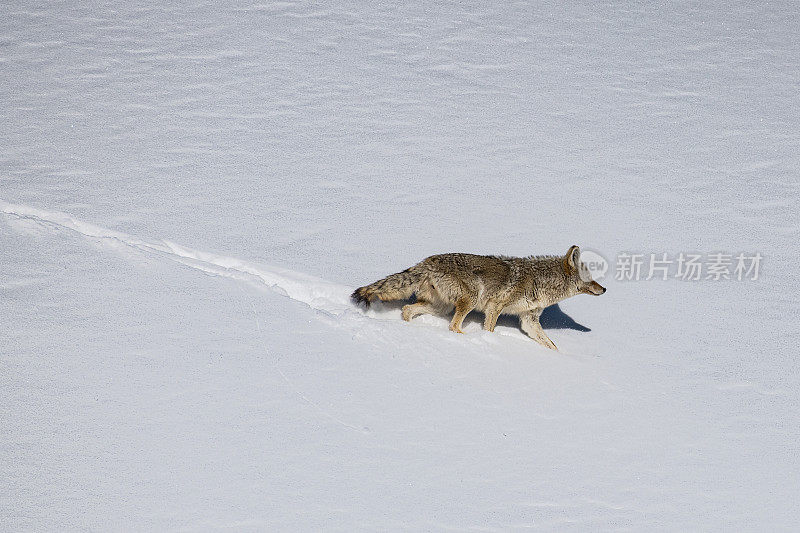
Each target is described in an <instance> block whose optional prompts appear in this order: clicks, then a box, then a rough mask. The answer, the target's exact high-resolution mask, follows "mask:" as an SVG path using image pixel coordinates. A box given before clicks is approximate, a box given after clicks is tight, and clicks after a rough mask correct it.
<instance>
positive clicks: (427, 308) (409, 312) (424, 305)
mask: <svg viewBox="0 0 800 533" xmlns="http://www.w3.org/2000/svg"><path fill="white" fill-rule="evenodd" d="M433 312H434V309H433V305H432V304H431V303H430V302H426V301H425V300H417V302H416V303H413V304H408V305H404V306H403V320H405V321H406V322H408V321H409V320H411V319H412V318H414V317H417V316H419V315H426V314H428V315H430V314H433Z"/></svg>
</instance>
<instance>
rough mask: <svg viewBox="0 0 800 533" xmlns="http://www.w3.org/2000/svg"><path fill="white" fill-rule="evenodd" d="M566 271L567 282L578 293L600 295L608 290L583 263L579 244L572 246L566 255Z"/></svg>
mask: <svg viewBox="0 0 800 533" xmlns="http://www.w3.org/2000/svg"><path fill="white" fill-rule="evenodd" d="M564 272H565V273H566V274H567V282H568V283H569V284H570V285H571V288H573V290H575V293H576V294H581V293H583V294H593V295H595V296H600V295H601V294H603V293H604V292H606V289H605V287H603V286H602V285H600V284H599V283H597V282H596V281H594V280H593V279H592V273H591V272H589V269H588V268H587V267H586V265H585V264H583V263H581V249H580V248H578V247H577V246H570V248H569V250H568V251H567V255H565V256H564Z"/></svg>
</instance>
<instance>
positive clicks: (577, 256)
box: [564, 245, 581, 274]
mask: <svg viewBox="0 0 800 533" xmlns="http://www.w3.org/2000/svg"><path fill="white" fill-rule="evenodd" d="M580 264H581V249H580V248H578V247H577V246H576V245H572V246H570V247H569V250H567V255H565V256H564V271H565V272H566V273H567V274H569V273H570V271H571V270H578V265H580Z"/></svg>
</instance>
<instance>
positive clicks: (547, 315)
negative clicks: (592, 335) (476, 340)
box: [379, 297, 592, 332]
mask: <svg viewBox="0 0 800 533" xmlns="http://www.w3.org/2000/svg"><path fill="white" fill-rule="evenodd" d="M415 301H416V299H415V298H413V297H412V298H411V299H410V300H395V301H391V302H380V304H379V305H380V306H381V307H382V308H383V309H391V310H397V311H400V310H401V309H402V308H403V306H404V305H406V304H408V303H413V302H415ZM448 315H449V316H446V315H440V316H445V317H446V318H448V319H449V318H451V317H452V311H451V312H450V313H448ZM483 318H484V317H483V313H481V312H479V311H473V312H471V313H470V314H469V315H467V318H465V319H464V322H465V323H468V324H469V323H477V324H480V325H483ZM539 323H540V324H541V325H542V329H574V330H575V331H583V332H586V331H592V330H591V329H590V328H587V327H586V326H584V325H583V324H579V323H577V322H575V320H573V319H572V317H571V316H569V315H568V314H566V313H565V312H564V311H562V310H561V307H560V306H559V305H558V304H553V305H551V306H550V307H546V308H545V310H544V311H542V316H540V317H539ZM497 325H498V326H505V327H508V328H517V329H518V328H519V318H517V317H516V316H511V315H500V317H499V318H498V319H497Z"/></svg>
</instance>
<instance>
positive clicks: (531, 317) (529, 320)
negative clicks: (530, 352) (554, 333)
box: [519, 309, 558, 351]
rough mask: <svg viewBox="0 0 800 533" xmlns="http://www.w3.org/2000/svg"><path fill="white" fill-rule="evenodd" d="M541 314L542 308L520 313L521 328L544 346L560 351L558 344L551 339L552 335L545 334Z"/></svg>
mask: <svg viewBox="0 0 800 533" xmlns="http://www.w3.org/2000/svg"><path fill="white" fill-rule="evenodd" d="M541 314H542V310H541V309H534V310H533V311H527V312H525V313H522V314H521V315H519V325H520V328H521V329H522V331H524V332H525V334H526V335H527V336H528V337H530V338H531V339H533V340H535V341H536V342H538V343H539V344H541V345H542V346H545V347H547V348H550V349H551V350H556V351H558V348H556V345H555V344H553V341H551V340H550V337H548V336H547V335H546V334H545V332H544V330H543V329H542V325H541V324H540V323H539V315H541Z"/></svg>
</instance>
